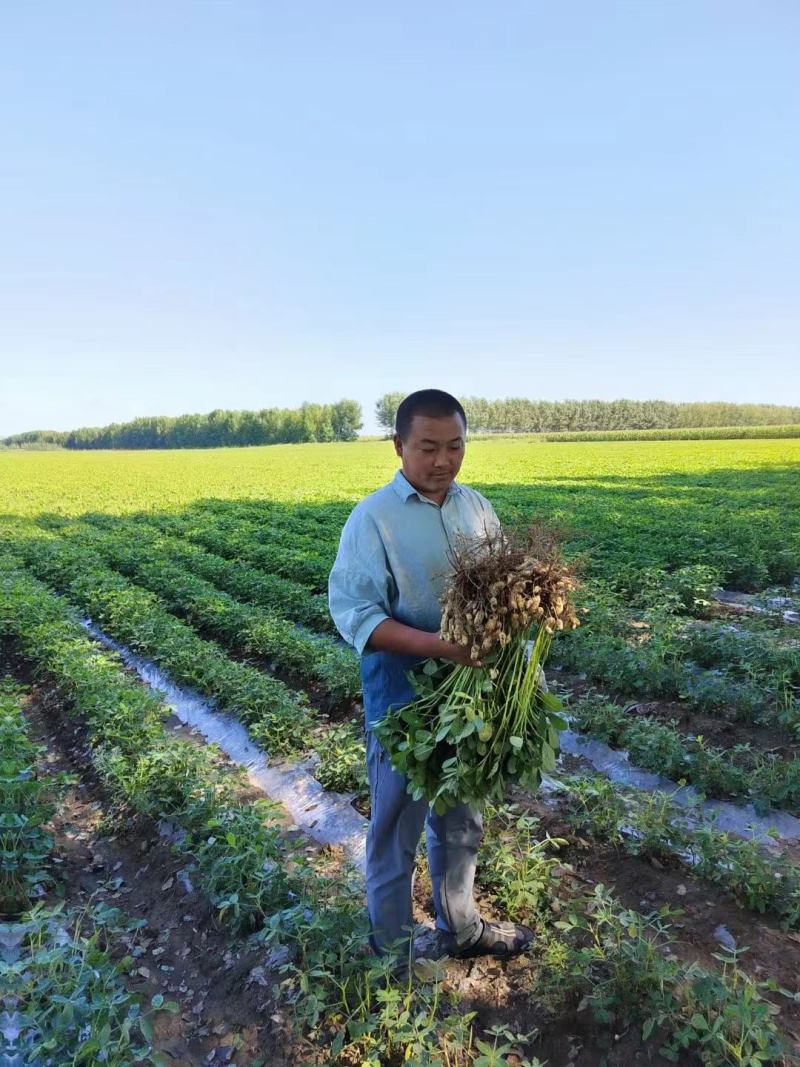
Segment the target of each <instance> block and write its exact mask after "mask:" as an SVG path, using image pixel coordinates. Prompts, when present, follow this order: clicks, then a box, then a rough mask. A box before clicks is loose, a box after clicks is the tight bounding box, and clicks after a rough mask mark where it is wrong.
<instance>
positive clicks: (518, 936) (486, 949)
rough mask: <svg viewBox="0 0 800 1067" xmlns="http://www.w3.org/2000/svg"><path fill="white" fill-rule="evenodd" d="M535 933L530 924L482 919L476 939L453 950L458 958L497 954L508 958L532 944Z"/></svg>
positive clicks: (500, 957)
mask: <svg viewBox="0 0 800 1067" xmlns="http://www.w3.org/2000/svg"><path fill="white" fill-rule="evenodd" d="M534 937H535V934H534V932H533V930H531V928H530V926H521V925H520V924H519V923H490V922H487V921H486V920H485V919H484V920H483V929H482V931H481V935H480V937H479V938H478V940H477V941H473V942H472V944H471V945H467V947H466V948H462V949H458V950H456V951H455V952H453V956H454V958H455V959H458V960H471V959H475V958H476V957H477V956H497V957H498V958H499V959H505V960H507V959H510V958H511V957H512V956H518V955H519V954H520V953H521V952H526V951H527V950H528V949H529V948H530V947H531V945H532V944H533V941H534Z"/></svg>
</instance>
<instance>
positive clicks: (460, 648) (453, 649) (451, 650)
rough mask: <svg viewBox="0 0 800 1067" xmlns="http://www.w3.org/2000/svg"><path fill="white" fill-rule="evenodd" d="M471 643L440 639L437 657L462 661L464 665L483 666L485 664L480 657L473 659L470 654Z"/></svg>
mask: <svg viewBox="0 0 800 1067" xmlns="http://www.w3.org/2000/svg"><path fill="white" fill-rule="evenodd" d="M471 647H472V646H471V645H457V644H454V643H453V642H452V641H442V640H441V639H440V640H439V651H438V652H437V653H436V657H435V658H436V659H447V660H450V662H451V663H460V664H461V666H462V667H481V666H483V664H482V663H481V661H480V660H479V659H477V660H476V659H472V658H471V656H470V649H471Z"/></svg>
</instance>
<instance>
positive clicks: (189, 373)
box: [0, 0, 800, 436]
mask: <svg viewBox="0 0 800 1067" xmlns="http://www.w3.org/2000/svg"><path fill="white" fill-rule="evenodd" d="M798 30H800V9H798V8H797V6H796V5H791V4H788V3H785V2H783V0H773V2H771V3H769V4H767V5H760V6H758V7H757V8H754V7H753V6H752V5H747V4H744V3H741V2H737V0H734V2H733V3H730V4H725V5H722V4H720V3H717V2H712V0H707V2H705V3H702V4H699V5H698V4H694V3H689V2H688V0H678V2H676V3H674V4H669V5H667V4H649V5H642V4H636V3H627V2H621V0H619V2H612V3H611V4H609V5H607V6H604V7H603V8H602V9H600V8H598V7H597V6H596V5H593V4H590V3H587V2H585V0H584V2H582V3H581V2H579V3H578V4H577V5H576V6H574V7H573V8H570V9H568V10H567V9H553V8H549V7H545V6H544V5H533V6H531V5H527V4H523V3H521V2H520V0H511V2H510V3H509V4H508V5H507V6H506V7H504V8H503V9H502V11H496V10H491V11H490V10H489V9H487V8H486V7H485V6H484V5H479V4H476V3H469V2H468V3H467V4H463V5H460V6H458V7H456V6H454V5H449V4H445V5H443V6H442V7H438V8H436V9H430V8H429V7H428V6H426V5H422V4H420V3H418V2H413V0H412V3H411V4H409V5H407V6H406V7H405V8H403V9H402V10H391V11H390V10H380V9H375V8H374V7H372V6H370V5H366V4H364V3H363V2H349V3H344V4H342V5H339V6H337V8H336V10H335V11H332V10H331V9H329V8H328V7H326V6H325V5H322V4H314V5H312V9H311V11H309V10H308V9H304V10H303V11H298V10H295V9H293V8H291V7H289V6H286V5H280V4H276V5H268V6H266V7H265V6H264V5H261V4H258V3H254V2H251V0H234V2H233V3H231V4H226V5H222V6H217V5H195V4H189V5H178V6H176V7H169V8H156V7H152V6H145V7H140V8H135V9H134V8H131V7H124V6H123V7H120V6H111V7H109V6H108V5H103V4H101V3H99V2H98V0H86V2H84V3H82V4H81V5H80V6H79V8H77V9H76V8H74V7H70V8H68V9H67V8H58V7H55V6H51V7H49V8H47V9H45V10H44V11H43V10H42V9H36V8H32V7H25V6H21V5H17V6H15V7H13V8H12V9H10V10H9V11H7V12H6V18H5V21H4V31H5V32H4V41H3V46H4V47H5V53H4V62H3V64H0V88H2V93H0V116H2V119H3V125H4V131H5V141H4V147H5V150H6V151H5V158H6V166H5V168H4V193H5V195H4V196H3V197H2V198H0V223H1V224H2V226H3V233H4V249H3V252H4V254H3V256H2V259H0V264H1V265H2V267H1V269H2V277H3V281H4V283H5V284H4V285H3V286H2V288H0V370H1V371H2V379H1V380H2V388H0V426H2V430H0V432H1V433H2V434H3V435H4V436H8V435H11V434H14V433H19V432H24V431H27V430H30V429H32V428H36V427H40V428H43V429H51V430H57V431H63V430H71V429H76V428H78V427H88V426H104V425H108V424H109V423H112V422H129V421H130V420H131V419H133V418H136V417H147V415H146V414H145V415H143V414H142V413H148V412H153V411H159V412H162V413H163V414H164V415H166V416H169V417H175V416H178V415H181V414H186V413H189V412H197V413H206V412H209V411H212V410H214V409H223V410H254V409H256V410H257V409H260V408H264V407H281V408H296V407H298V406H299V405H300V403H301V402H302V401H303V400H306V401H307V402H310V403H320V402H324V401H323V400H322V399H321V398H323V397H326V396H327V397H331V396H349V397H352V398H353V399H355V400H357V401H358V402H359V403H360V404H361V405H362V410H363V412H364V416H365V432H367V433H369V432H370V430H371V428H375V427H376V424H375V422H374V416H373V404H374V398H375V397H378V396H380V395H381V394H383V393H385V392H387V391H389V389H392V390H394V389H398V391H403V392H406V393H408V392H412V391H414V390H415V389H417V388H425V387H428V386H433V385H436V386H439V387H441V388H445V389H446V390H447V391H448V392H451V393H454V394H456V395H461V396H470V395H479V396H480V395H484V396H490V395H491V396H497V397H504V396H505V397H508V396H527V397H531V396H537V397H540V398H541V399H543V400H551V401H552V400H556V399H562V398H563V399H568V398H570V397H574V396H576V394H577V395H582V396H588V397H593V398H596V399H599V400H611V399H616V398H619V397H621V396H624V397H625V398H629V399H633V400H645V399H653V398H663V399H665V400H667V401H668V402H674V403H692V402H728V403H778V402H779V401H777V400H775V399H773V398H775V397H779V396H780V397H781V398H782V399H784V400H785V402H786V403H788V404H794V405H797V404H800V359H798V350H799V349H800V345H799V344H798V342H799V341H800V302H799V301H798V300H797V294H798V292H800V261H798V257H797V254H796V249H797V247H798V245H800V181H798V178H800V139H798V138H797V129H798V128H800V83H799V82H798V80H797V50H796V41H797V40H798ZM3 46H0V47H3Z"/></svg>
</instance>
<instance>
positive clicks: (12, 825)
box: [0, 679, 176, 1067]
mask: <svg viewBox="0 0 800 1067" xmlns="http://www.w3.org/2000/svg"><path fill="white" fill-rule="evenodd" d="M20 697H21V690H19V689H18V688H17V687H16V686H14V685H13V683H12V682H11V680H10V679H5V680H0V743H1V745H2V747H0V918H13V919H14V920H15V922H14V923H13V925H12V924H11V923H6V924H5V925H3V923H2V922H0V979H2V981H0V990H1V991H0V1012H1V1013H2V1020H3V1025H2V1028H0V1060H2V1062H3V1063H9V1064H11V1063H23V1062H24V1063H37V1064H41V1065H42V1067H60V1065H61V1064H64V1063H75V1064H78V1063H81V1064H83V1063H99V1062H101V1061H102V1062H103V1063H104V1064H110V1065H111V1067H122V1065H123V1064H125V1065H127V1064H130V1063H133V1062H137V1063H143V1062H148V1063H153V1064H156V1063H160V1062H161V1060H160V1059H159V1057H158V1056H156V1055H154V1054H153V1051H152V1047H151V1045H150V1040H151V1038H152V1024H151V1022H150V1018H149V1012H146V1011H142V1007H141V1004H140V1002H139V1000H138V999H137V998H136V997H134V996H133V994H131V993H129V992H128V991H127V989H126V987H125V984H124V974H125V968H124V965H122V964H117V963H115V962H114V960H113V959H112V958H111V956H110V953H109V950H108V948H107V943H108V942H109V941H113V938H114V936H115V935H116V934H118V933H120V932H121V931H123V930H127V929H128V928H129V927H128V925H126V924H124V923H123V921H122V917H121V916H120V914H119V913H118V912H116V911H114V910H113V909H109V908H106V907H104V906H103V905H97V906H95V907H94V908H92V909H90V910H89V911H88V913H87V912H84V911H81V910H78V909H65V908H64V906H63V905H62V904H58V905H56V906H48V905H47V904H46V902H45V900H44V899H43V898H45V897H46V893H47V890H48V889H52V888H53V887H54V885H55V878H54V875H53V865H52V849H53V845H54V839H53V835H52V833H51V832H50V831H49V830H48V829H47V828H46V824H47V823H48V821H49V820H50V819H51V818H52V816H53V814H54V812H55V801H56V799H57V797H58V796H59V795H60V793H61V792H62V789H63V787H64V785H65V784H66V779H65V777H64V776H63V775H47V774H42V773H41V772H40V769H39V768H40V766H41V765H42V764H43V763H44V758H43V749H42V747H41V746H40V745H35V744H33V742H32V741H31V740H30V738H29V737H28V731H27V725H26V722H25V717H24V714H23V711H22V707H21V705H20ZM151 1006H152V1008H153V1009H154V1010H159V1009H162V1008H165V1009H168V1010H172V1011H174V1010H175V1007H176V1006H175V1005H174V1004H165V1003H164V1000H163V997H156V998H154V999H153V1002H152V1005H151Z"/></svg>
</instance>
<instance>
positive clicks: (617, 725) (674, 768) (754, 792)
mask: <svg viewBox="0 0 800 1067" xmlns="http://www.w3.org/2000/svg"><path fill="white" fill-rule="evenodd" d="M570 713H571V715H572V717H573V721H572V724H573V726H575V728H576V729H578V730H580V731H581V732H583V733H587V734H590V735H591V736H592V737H596V738H597V739H598V740H600V741H604V742H605V743H606V744H608V745H611V747H612V748H617V749H627V751H628V754H629V756H630V759H631V762H632V763H634V764H635V765H636V766H637V767H643V768H644V769H645V770H649V771H655V772H657V773H659V774H663V775H666V776H667V777H668V778H672V779H673V780H674V781H679V780H681V779H683V780H685V781H687V782H691V784H692V785H694V786H695V787H696V788H697V789H699V790H701V791H702V792H703V793H705V794H707V795H709V796H714V797H748V798H749V799H751V800H752V801H753V804H754V806H755V809H756V811H757V812H759V813H760V814H763V813H764V812H765V811H767V810H769V808H770V807H778V808H787V809H789V810H791V811H798V810H800V760H796V759H793V760H786V759H782V758H781V757H780V756H777V755H775V754H774V753H762V752H757V751H754V750H753V749H752V748H751V747H750V746H749V745H737V746H736V747H735V748H733V749H725V748H719V747H716V746H714V745H709V744H707V742H706V741H705V740H704V738H702V737H698V736H694V735H688V734H684V733H681V731H680V730H678V729H677V728H676V726H675V721H674V720H673V721H672V722H669V723H664V722H660V721H659V720H658V719H654V718H652V717H650V716H647V715H633V714H631V713H630V712H628V711H626V710H625V709H624V708H622V707H620V706H619V705H618V704H614V703H613V702H611V701H609V700H604V699H602V698H600V697H599V696H597V695H595V694H591V695H590V694H587V695H586V696H584V697H582V698H581V699H580V700H577V701H575V702H574V703H572V704H571V705H570Z"/></svg>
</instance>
